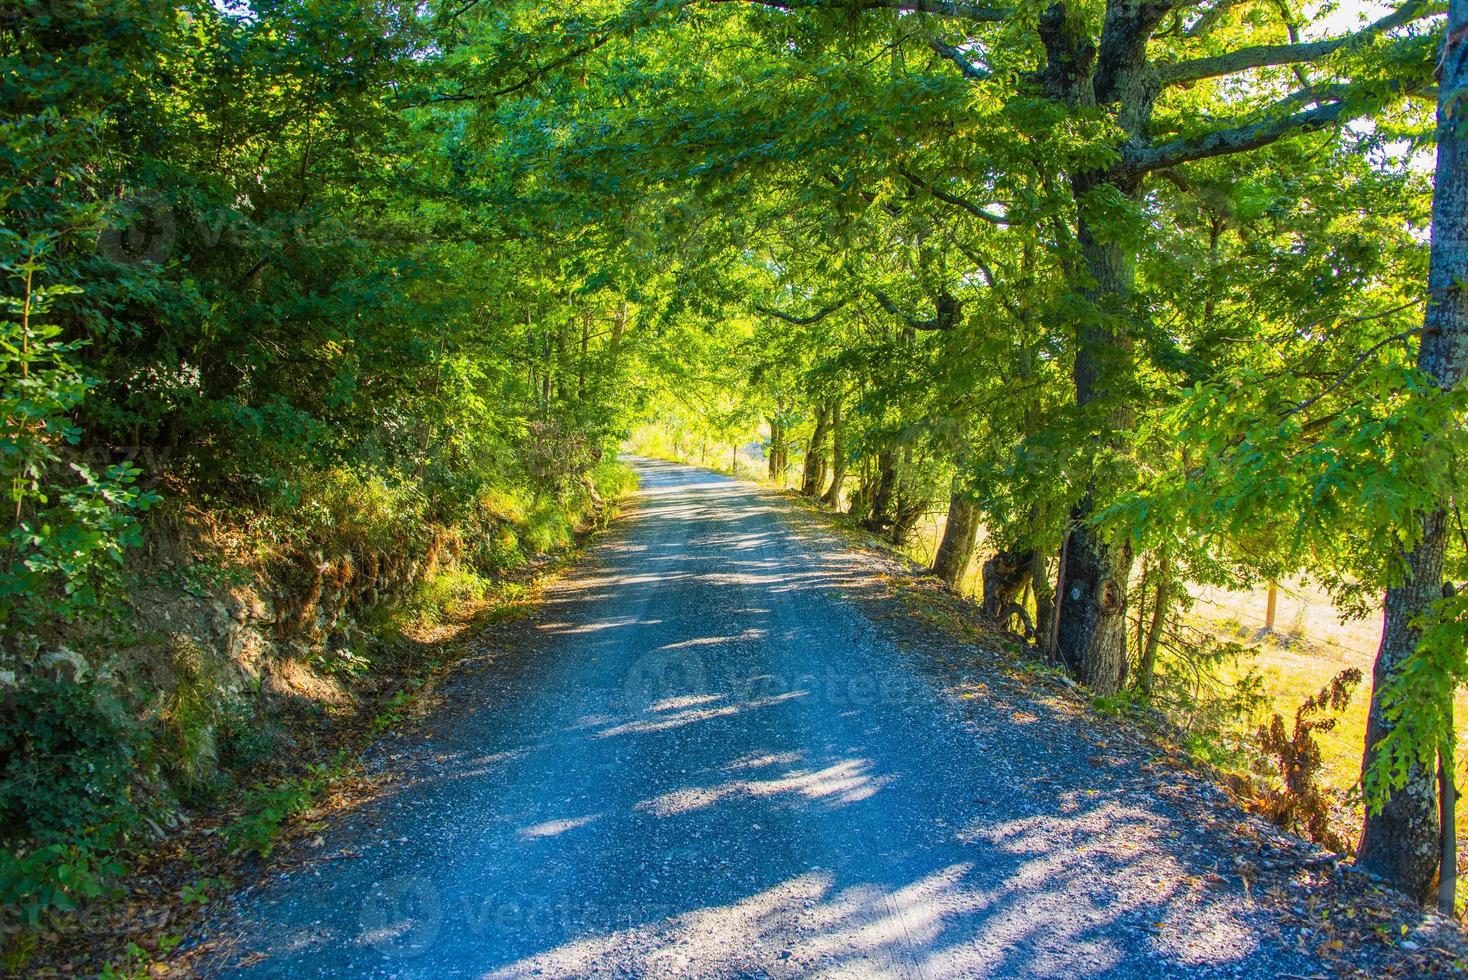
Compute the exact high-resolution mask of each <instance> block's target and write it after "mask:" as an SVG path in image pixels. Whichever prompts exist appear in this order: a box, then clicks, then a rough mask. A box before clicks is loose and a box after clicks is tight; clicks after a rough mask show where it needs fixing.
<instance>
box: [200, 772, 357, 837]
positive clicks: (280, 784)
mask: <svg viewBox="0 0 1468 980" xmlns="http://www.w3.org/2000/svg"><path fill="white" fill-rule="evenodd" d="M344 763H345V757H338V759H337V760H335V761H334V762H332V763H318V764H316V765H312V766H309V767H307V771H306V772H305V773H304V774H303V775H300V776H291V777H286V778H284V779H280V780H278V781H276V782H274V783H256V784H255V785H254V786H252V787H250V789H249V790H248V791H247V792H246V793H245V795H244V799H243V801H242V803H241V806H242V808H243V813H242V814H241V816H240V817H239V818H238V819H236V820H235V821H234V822H233V823H231V824H229V825H228V826H226V827H225V828H224V839H225V840H226V841H228V842H229V845H230V847H232V848H234V849H235V850H236V851H250V852H252V853H254V854H257V855H259V856H260V857H269V856H270V853H271V852H272V851H273V850H275V842H276V837H277V836H278V835H279V834H280V829H281V827H283V826H284V825H285V823H286V821H288V820H290V819H291V818H292V817H298V816H300V815H301V814H303V813H305V812H306V811H307V810H309V809H311V807H312V805H314V804H315V802H316V800H317V799H318V798H319V797H320V796H321V794H322V793H323V792H325V791H326V788H327V787H328V786H330V785H331V781H332V780H333V779H334V778H336V776H337V775H338V774H339V771H340V769H341V767H342V765H343V764H344Z"/></svg>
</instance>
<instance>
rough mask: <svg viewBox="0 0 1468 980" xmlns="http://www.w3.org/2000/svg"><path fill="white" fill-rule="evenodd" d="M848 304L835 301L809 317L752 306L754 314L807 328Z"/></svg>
mask: <svg viewBox="0 0 1468 980" xmlns="http://www.w3.org/2000/svg"><path fill="white" fill-rule="evenodd" d="M848 302H850V301H849V300H845V299H841V300H837V301H836V302H834V303H832V304H830V305H829V306H823V307H821V308H820V309H819V310H817V311H816V312H814V313H812V314H811V315H810V316H796V315H794V314H792V313H781V312H780V311H779V310H777V309H774V308H772V307H769V306H765V305H764V304H762V303H756V304H754V308H755V311H756V312H759V313H763V314H765V315H766V316H772V317H776V318H778V319H781V320H784V321H785V322H786V323H793V324H795V325H796V326H799V327H808V326H810V325H811V324H812V323H820V322H821V321H822V320H824V319H825V318H826V317H828V316H830V315H831V314H832V313H835V312H836V311H837V310H839V309H841V308H842V307H843V306H845V305H846V304H847V303H848Z"/></svg>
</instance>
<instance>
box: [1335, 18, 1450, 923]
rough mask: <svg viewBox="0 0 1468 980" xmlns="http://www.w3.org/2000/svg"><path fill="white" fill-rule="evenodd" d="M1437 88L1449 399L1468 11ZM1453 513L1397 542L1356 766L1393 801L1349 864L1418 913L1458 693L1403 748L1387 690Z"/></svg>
mask: <svg viewBox="0 0 1468 980" xmlns="http://www.w3.org/2000/svg"><path fill="white" fill-rule="evenodd" d="M1438 86H1439V88H1438V99H1437V179H1436V189H1435V192H1434V195H1433V206H1432V260H1431V265H1430V267H1429V273H1428V287H1427V288H1428V299H1427V313H1426V317H1425V318H1424V322H1423V330H1422V341H1421V344H1420V345H1419V347H1418V351H1417V368H1418V370H1419V371H1421V372H1422V374H1423V375H1424V376H1425V377H1426V378H1427V379H1428V380H1429V381H1430V382H1431V383H1432V384H1433V385H1435V386H1436V387H1437V388H1439V389H1442V390H1444V391H1449V392H1451V391H1454V390H1456V389H1458V388H1459V386H1460V385H1461V384H1462V381H1463V378H1464V375H1465V372H1468V0H1450V3H1449V4H1448V24H1447V32H1446V35H1445V39H1444V42H1443V49H1442V59H1441V61H1440V67H1439V72H1438ZM1450 424H1457V423H1456V421H1455V422H1453V423H1450ZM1450 504H1451V501H1450V499H1449V498H1447V497H1446V496H1443V497H1439V498H1438V499H1437V500H1436V501H1434V503H1433V505H1432V506H1430V507H1428V508H1426V509H1425V511H1424V512H1422V513H1420V514H1419V515H1415V516H1416V518H1417V519H1416V520H1415V521H1414V522H1413V523H1412V524H1410V525H1408V526H1407V527H1405V528H1402V529H1400V530H1399V532H1398V533H1399V536H1400V540H1402V541H1404V543H1406V544H1408V548H1407V550H1406V553H1405V555H1404V556H1403V559H1402V565H1403V568H1402V581H1401V583H1400V584H1398V585H1394V586H1393V587H1392V588H1390V589H1388V590H1387V593H1386V619H1385V623H1384V625H1383V628H1382V634H1381V646H1380V648H1379V649H1378V650H1377V654H1376V665H1375V667H1374V668H1373V671H1372V681H1373V691H1372V697H1371V713H1370V716H1369V720H1368V724H1367V730H1366V757H1365V762H1364V764H1363V772H1366V773H1368V774H1376V775H1377V776H1378V778H1380V777H1382V776H1385V777H1386V778H1385V779H1383V780H1382V781H1384V782H1389V784H1390V786H1391V789H1390V794H1389V795H1385V794H1378V797H1377V799H1376V800H1375V801H1374V803H1373V805H1372V806H1371V808H1370V810H1369V811H1368V813H1367V816H1366V824H1365V828H1364V830H1363V833H1362V836H1361V848H1360V851H1359V852H1358V854H1357V857H1356V861H1357V864H1359V865H1360V866H1361V867H1364V868H1366V869H1368V870H1370V871H1373V872H1375V873H1377V874H1379V875H1381V876H1382V877H1384V878H1386V879H1387V880H1388V881H1391V882H1393V883H1394V884H1396V885H1398V886H1399V887H1401V888H1402V889H1403V890H1404V891H1406V892H1408V893H1409V894H1411V895H1413V896H1415V897H1417V898H1419V899H1421V900H1423V901H1426V900H1427V899H1428V898H1429V897H1430V895H1431V892H1432V887H1433V882H1434V880H1435V879H1436V877H1437V874H1438V872H1439V863H1440V862H1439V857H1440V854H1439V848H1438V835H1439V823H1438V807H1437V798H1436V793H1435V792H1434V785H1433V784H1434V779H1435V777H1436V773H1437V768H1438V767H1437V766H1435V765H1434V764H1433V763H1434V761H1435V759H1434V757H1435V756H1436V755H1437V753H1438V750H1439V747H1440V746H1450V745H1451V744H1452V694H1453V686H1452V685H1451V684H1449V685H1447V686H1446V687H1444V685H1442V684H1441V683H1438V684H1436V685H1433V686H1434V687H1435V688H1436V691H1435V692H1434V693H1435V696H1436V698H1437V699H1438V701H1439V706H1438V707H1437V710H1436V711H1432V712H1430V713H1429V712H1427V711H1424V712H1422V715H1423V716H1424V717H1420V718H1418V719H1416V723H1417V725H1418V726H1420V727H1419V729H1418V730H1417V731H1415V732H1413V733H1412V734H1413V735H1415V738H1410V739H1409V738H1407V737H1406V732H1405V731H1404V729H1407V730H1408V731H1410V728H1408V726H1407V719H1405V718H1403V717H1402V715H1401V712H1400V695H1399V694H1398V695H1396V696H1395V698H1394V696H1393V693H1392V688H1393V685H1394V684H1399V683H1401V675H1402V673H1403V671H1404V668H1405V667H1406V666H1407V663H1408V661H1409V659H1410V658H1412V656H1413V655H1414V653H1416V652H1417V651H1418V650H1419V648H1421V647H1422V646H1423V627H1424V625H1425V624H1427V623H1429V622H1430V621H1431V619H1432V617H1433V613H1434V610H1435V609H1437V607H1439V606H1440V605H1441V603H1440V600H1442V599H1443V586H1442V580H1443V568H1444V558H1445V555H1446V552H1447V545H1448V537H1449V533H1450V532H1449V508H1450ZM1452 506H1456V505H1455V504H1454V505H1452ZM1457 657H1458V658H1461V653H1458V654H1457ZM1450 676H1451V675H1450ZM1394 706H1395V708H1396V710H1394ZM1433 722H1436V723H1437V724H1433ZM1444 722H1445V726H1444V725H1443V723H1444ZM1403 743H1406V744H1403ZM1446 758H1447V760H1448V764H1447V766H1446V773H1447V778H1448V779H1452V778H1453V776H1452V773H1453V766H1452V764H1451V759H1452V755H1451V750H1450V749H1448V750H1447V755H1446ZM1383 796H1385V798H1382V797H1383ZM1441 873H1442V874H1443V875H1444V876H1452V875H1454V874H1455V873H1456V870H1455V869H1453V868H1451V867H1447V866H1444V867H1442V868H1441Z"/></svg>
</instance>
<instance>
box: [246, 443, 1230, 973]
mask: <svg viewBox="0 0 1468 980" xmlns="http://www.w3.org/2000/svg"><path fill="white" fill-rule="evenodd" d="M643 470H644V475H645V477H646V482H645V485H644V490H643V491H642V494H641V501H640V504H639V506H638V507H637V508H636V510H635V512H634V515H633V517H632V519H631V520H630V522H629V524H628V525H627V527H626V529H625V530H624V531H623V532H621V533H620V535H617V534H614V535H612V536H611V537H610V538H609V539H608V540H607V541H605V542H604V543H603V545H602V546H601V547H600V548H599V549H597V551H596V553H595V554H594V555H593V556H592V557H591V559H590V560H589V561H588V563H587V565H586V566H585V567H584V568H583V569H581V570H580V571H579V572H578V573H576V574H573V575H571V576H568V577H567V578H566V579H564V580H562V581H560V582H558V583H555V584H554V585H553V586H551V587H549V588H548V589H547V591H546V594H545V597H544V602H543V604H542V605H541V607H540V616H539V618H538V619H534V620H531V621H529V622H527V623H525V624H524V626H523V635H524V636H525V637H527V640H526V641H525V642H526V643H528V644H530V646H529V647H527V648H526V649H525V650H523V651H522V650H518V649H517V650H515V651H513V652H512V653H511V654H509V655H506V656H505V657H503V658H502V659H501V660H499V661H494V662H492V663H490V664H489V665H488V666H487V667H485V668H484V670H483V673H482V674H479V675H470V676H466V677H465V678H463V679H461V680H460V682H459V683H457V684H450V685H448V686H447V688H446V690H445V692H444V695H443V696H444V699H445V701H446V702H448V703H450V704H452V705H455V706H456V707H457V708H458V709H459V710H458V711H457V712H450V713H446V715H445V717H444V718H443V720H442V721H441V722H440V723H439V724H438V725H437V726H436V730H435V731H434V733H433V735H432V738H431V739H429V738H425V739H423V740H422V741H421V742H420V743H419V744H417V745H416V746H412V747H409V748H408V749H407V750H406V751H405V752H404V753H403V754H402V756H401V758H399V757H398V756H391V755H390V756H388V757H387V758H388V759H389V760H390V761H393V762H394V763H395V764H400V765H401V768H402V769H403V772H402V774H401V776H400V777H399V778H397V779H396V780H394V781H393V782H392V783H391V784H390V785H389V786H388V787H387V788H385V789H384V790H383V791H382V792H381V793H380V795H379V797H378V798H377V799H376V800H375V801H374V804H373V806H372V807H370V808H365V809H366V810H367V812H359V813H357V814H355V815H354V816H353V817H352V818H351V822H350V823H349V824H348V825H347V826H344V827H342V828H339V829H338V830H337V831H335V832H334V833H335V834H336V835H337V837H338V838H339V839H340V840H341V841H343V842H347V843H343V844H342V845H340V846H337V847H335V848H331V847H328V848H324V849H323V852H322V853H323V854H324V855H326V857H325V859H324V861H323V863H322V865H321V869H322V873H321V874H320V875H319V877H318V876H316V875H314V874H313V875H311V876H309V877H308V876H297V877H296V878H295V879H293V880H292V881H290V882H281V883H278V884H276V885H275V886H273V887H272V888H271V889H267V890H266V891H265V892H262V894H261V896H260V897H259V899H258V900H256V901H255V902H254V904H253V905H252V906H251V908H250V910H249V912H248V913H247V916H254V921H255V922H256V923H258V925H257V928H258V929H260V930H261V931H262V934H264V935H268V936H269V940H268V941H263V940H262V941H261V942H260V944H259V945H260V946H261V947H262V951H261V952H260V953H259V955H258V958H257V959H256V960H254V961H252V965H251V967H250V968H249V969H248V970H245V971H244V972H257V973H260V974H261V975H271V976H284V975H295V974H297V973H300V972H321V971H319V970H317V969H315V967H316V966H319V965H320V964H323V963H324V964H329V968H327V969H325V972H335V973H371V972H374V971H376V972H387V973H390V974H393V975H399V976H421V977H437V976H442V975H446V974H455V975H473V976H486V975H488V976H531V975H542V976H555V977H572V976H584V975H593V974H616V975H626V976H683V975H699V976H710V975H714V976H718V975H747V976H863V977H866V976H886V975H893V976H942V977H946V976H964V975H967V976H983V975H1021V974H1022V975H1031V976H1052V977H1072V976H1099V975H1103V974H1107V973H1112V972H1120V973H1125V974H1128V975H1155V974H1157V973H1159V972H1165V970H1164V969H1163V968H1164V967H1169V966H1170V967H1179V966H1183V967H1186V966H1208V967H1212V966H1224V967H1226V968H1227V970H1228V971H1229V972H1232V971H1233V970H1234V968H1236V967H1237V968H1240V969H1243V971H1244V972H1247V965H1248V962H1249V961H1248V957H1249V956H1250V954H1251V951H1252V950H1253V949H1255V948H1256V947H1257V946H1258V940H1257V927H1256V925H1255V924H1253V923H1251V922H1250V921H1247V917H1248V916H1249V914H1250V905H1249V900H1248V896H1247V895H1246V894H1243V893H1242V892H1241V891H1240V890H1239V889H1238V888H1236V887H1234V885H1233V884H1231V883H1230V880H1229V879H1227V876H1226V871H1227V869H1219V868H1218V867H1216V866H1215V865H1216V861H1214V860H1210V859H1209V857H1208V852H1207V851H1206V850H1200V849H1198V848H1197V847H1196V846H1195V845H1194V844H1193V843H1191V842H1193V841H1195V840H1196V838H1197V835H1198V834H1199V833H1200V830H1199V828H1197V827H1195V826H1190V825H1188V824H1187V822H1186V821H1183V820H1180V819H1179V818H1178V817H1177V816H1176V815H1174V814H1173V813H1172V812H1171V811H1170V810H1168V809H1167V808H1166V807H1165V806H1164V805H1163V804H1162V803H1161V802H1160V801H1159V800H1158V799H1157V798H1156V797H1155V796H1154V797H1151V798H1149V799H1147V800H1146V801H1145V802H1139V801H1138V800H1137V792H1136V787H1137V782H1136V781H1137V779H1138V778H1140V777H1138V775H1137V774H1136V773H1128V772H1124V771H1122V770H1121V769H1120V768H1117V767H1109V766H1108V767H1102V766H1097V765H1095V764H1093V763H1091V762H1088V761H1086V760H1087V759H1088V758H1089V756H1090V755H1091V754H1092V753H1093V751H1094V750H1093V749H1092V748H1091V747H1090V746H1089V745H1088V744H1084V743H1083V744H1082V746H1081V747H1080V748H1078V749H1071V748H1070V747H1067V746H1066V745H1063V744H1062V745H1057V744H1053V743H1052V742H1049V741H1047V739H1053V737H1054V736H1053V732H1054V731H1056V728H1055V726H1056V725H1068V724H1071V723H1072V722H1071V721H1069V720H1066V719H1061V718H1060V717H1059V715H1058V714H1057V712H1056V710H1055V709H1053V708H1051V707H1048V706H1046V705H1045V704H1044V703H1039V702H1035V703H1026V704H1024V705H1023V706H1016V705H1009V704H1007V703H1002V702H998V701H996V702H995V703H994V704H993V705H992V706H990V705H988V704H987V699H988V698H989V697H990V695H989V694H988V693H985V694H982V695H979V696H978V698H979V699H978V700H975V701H965V702H963V703H964V704H965V705H966V706H968V707H971V708H973V709H974V711H975V712H978V714H976V715H975V714H973V713H970V716H968V717H966V718H964V719H960V718H958V717H956V716H953V715H951V714H950V713H948V711H947V709H945V708H944V707H943V706H942V702H943V700H944V696H943V694H942V693H941V691H942V687H941V686H935V685H934V683H933V682H932V681H930V680H929V679H926V678H925V676H924V675H922V674H920V673H918V672H916V671H915V670H914V669H912V668H911V667H910V666H909V663H910V662H909V661H908V660H907V659H904V657H903V656H902V655H901V654H899V653H898V652H897V650H896V647H895V645H894V644H892V643H891V642H889V641H888V640H886V639H884V638H883V637H882V635H881V634H879V633H878V632H877V631H876V628H875V627H874V626H873V625H872V623H871V622H869V621H868V620H866V619H864V618H862V617H861V616H860V615H859V614H857V613H856V612H855V611H854V610H853V607H852V606H851V605H850V604H849V603H847V602H845V601H843V599H842V598H840V596H841V595H843V594H851V593H852V592H854V591H855V590H859V589H861V588H866V587H870V583H869V582H863V581H856V582H854V581H853V579H854V576H853V574H852V571H851V568H850V566H849V564H848V562H847V558H846V557H845V552H844V551H843V550H842V546H841V545H840V543H839V542H837V541H834V540H831V541H823V540H820V539H817V538H815V537H812V536H810V535H797V534H796V533H794V532H793V531H792V530H791V528H790V527H789V525H788V524H787V523H786V522H785V521H784V520H783V519H782V518H780V517H779V516H778V510H777V508H776V507H775V505H774V504H773V503H772V502H771V501H770V500H769V499H768V498H766V497H763V496H760V495H757V494H754V493H752V492H751V491H750V490H749V489H748V488H746V487H743V486H740V485H738V484H735V483H732V482H730V481H727V480H722V479H716V478H702V477H700V476H698V475H696V474H693V478H692V479H690V474H692V471H689V470H687V469H686V468H682V467H673V466H663V465H655V464H645V465H644V467H643ZM857 578H859V576H858V577H857ZM973 690H974V691H978V690H980V688H974V689H973ZM379 828H381V829H379ZM364 839H369V840H370V839H380V842H379V843H368V844H364V845H360V846H357V845H350V846H349V842H352V841H359V840H364ZM349 853H350V856H352V857H353V858H354V860H350V861H346V860H338V857H341V856H347V855H348V854H349Z"/></svg>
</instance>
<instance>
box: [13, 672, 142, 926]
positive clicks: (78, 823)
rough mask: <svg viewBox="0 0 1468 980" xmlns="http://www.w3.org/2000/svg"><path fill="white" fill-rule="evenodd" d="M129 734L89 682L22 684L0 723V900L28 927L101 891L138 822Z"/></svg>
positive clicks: (110, 701)
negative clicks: (120, 847) (121, 845)
mask: <svg viewBox="0 0 1468 980" xmlns="http://www.w3.org/2000/svg"><path fill="white" fill-rule="evenodd" d="M127 736H128V731H127V728H126V723H125V720H124V718H123V716H122V712H121V710H120V709H119V708H118V706H117V705H116V703H115V701H113V699H112V698H111V695H110V692H108V691H107V690H105V689H104V688H103V687H102V686H101V685H99V684H98V683H97V682H96V681H94V680H92V679H89V678H88V679H82V680H56V679H50V678H44V677H36V678H27V679H26V680H25V682H24V683H23V685H22V686H20V687H17V688H14V689H12V690H11V691H10V692H9V696H8V698H7V702H6V704H5V708H4V713H3V717H0V828H3V831H0V833H3V835H4V837H3V841H0V843H3V844H4V848H5V849H4V850H3V851H0V904H3V905H5V906H7V907H11V908H15V909H18V910H19V912H20V914H21V916H22V918H24V919H25V920H26V921H27V922H30V923H35V922H36V921H37V920H38V919H39V917H40V916H41V914H42V913H44V912H46V911H48V910H49V909H53V908H54V909H59V910H62V911H67V910H70V909H72V908H75V907H76V904H77V902H78V901H79V900H80V899H83V898H90V897H95V896H96V895H98V894H100V893H101V891H102V886H103V882H104V880H105V879H106V878H107V877H108V876H110V875H113V874H116V873H117V872H119V871H120V870H121V868H120V865H119V864H118V862H117V861H116V860H115V859H114V858H112V857H111V856H110V854H111V852H112V850H113V849H114V848H115V847H116V846H117V844H118V843H119V841H120V837H121V836H122V834H123V833H124V832H125V831H126V829H127V828H128V827H130V826H132V825H133V824H134V823H135V822H136V820H137V808H136V805H135V804H134V802H133V800H132V796H131V756H132V752H131V749H130V748H129V744H128V738H127Z"/></svg>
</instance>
